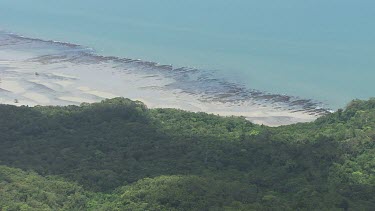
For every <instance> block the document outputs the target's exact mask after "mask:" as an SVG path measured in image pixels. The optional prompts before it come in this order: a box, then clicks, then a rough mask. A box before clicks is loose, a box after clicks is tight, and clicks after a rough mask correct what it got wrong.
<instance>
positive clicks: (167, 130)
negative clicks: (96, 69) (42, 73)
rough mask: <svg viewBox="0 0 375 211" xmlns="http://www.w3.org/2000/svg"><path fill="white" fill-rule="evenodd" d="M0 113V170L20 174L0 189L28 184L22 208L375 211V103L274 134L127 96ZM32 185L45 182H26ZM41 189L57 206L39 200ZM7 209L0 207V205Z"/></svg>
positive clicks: (236, 120) (3, 179)
mask: <svg viewBox="0 0 375 211" xmlns="http://www.w3.org/2000/svg"><path fill="white" fill-rule="evenodd" d="M0 117H1V118H0V137H1V138H0V165H3V166H8V167H1V168H0V169H1V170H2V171H1V172H3V171H5V172H13V171H14V172H15V173H7V175H15V176H11V177H13V179H12V180H11V181H12V182H11V183H9V182H7V181H8V180H9V179H6V177H2V176H1V175H2V174H0V179H1V180H0V182H2V183H1V184H5V185H6V187H8V190H14V192H13V193H9V191H5V192H4V191H3V192H1V191H2V190H5V189H4V188H0V193H2V194H4V193H6V194H16V192H19V190H20V188H21V187H20V186H17V185H12V183H22V184H25V187H26V189H27V190H29V192H27V194H29V195H30V198H36V201H37V202H35V203H34V202H33V203H31V204H30V203H29V201H28V199H29V197H27V199H26V200H25V199H24V198H22V197H21V199H22V200H23V201H22V200H21V199H20V200H21V202H20V203H26V204H27V203H29V204H27V206H30V207H34V208H35V209H37V208H40V207H41V206H44V207H43V209H46V210H49V209H50V210H57V209H68V210H69V208H67V206H71V208H72V207H74V208H77V207H78V208H80V209H92V210H116V209H117V210H280V209H282V210H296V209H300V210H312V209H318V210H326V209H330V210H335V209H337V210H347V209H355V210H371V208H373V207H375V172H374V169H375V148H374V140H375V100H369V101H353V102H352V103H351V104H350V105H349V106H348V107H347V108H346V109H345V110H339V111H338V112H336V113H334V114H330V115H327V116H325V117H322V118H320V119H318V120H317V121H315V122H313V123H305V124H296V125H291V126H284V127H278V128H269V127H265V126H260V125H254V124H252V123H250V122H248V121H246V120H245V119H243V118H238V117H218V116H215V115H208V114H205V113H191V112H185V111H180V110H175V109H152V110H150V109H147V108H146V107H145V106H144V105H143V104H142V103H141V102H134V101H130V100H127V99H123V98H116V99H112V100H106V101H103V102H102V103H95V104H83V105H81V106H68V107H34V108H29V107H14V106H7V105H0ZM9 167H10V168H9ZM14 168H19V169H22V170H24V171H27V172H24V171H21V170H18V169H14ZM29 171H32V172H35V173H30V172H29ZM17 174H20V175H26V176H21V177H17ZM39 175H40V176H39ZM51 176H52V177H51ZM56 176H58V178H57V177H56ZM27 177H32V178H38V179H37V180H40V182H39V183H38V184H40V185H39V186H38V187H36V186H35V184H34V183H33V182H32V179H30V180H27V179H26V180H25V179H24V180H22V178H27ZM60 181H61V182H60ZM51 183H53V184H54V183H59V185H61V186H62V188H60V187H57V186H51ZM9 185H10V186H9ZM50 187H56V188H55V189H54V188H52V189H48V188H50ZM64 188H65V189H72V190H77V191H75V192H74V194H78V195H77V196H76V195H75V196H74V197H71V196H70V195H71V194H72V193H71V192H69V193H65V192H61V191H60V190H64ZM41 191H42V192H43V191H44V192H47V193H49V192H51V194H52V195H58V196H59V197H58V198H61V200H62V201H61V202H54V201H53V200H52V202H51V199H50V198H48V197H47V198H43V197H42V198H41V197H39V195H38V193H39V192H41ZM34 194H36V195H37V197H33V196H34ZM64 194H65V195H64ZM16 195H17V194H16ZM60 195H61V197H60ZM9 197H13V195H12V196H9V195H8V196H7V198H8V199H9ZM64 197H65V198H66V200H65V198H64ZM75 197H78V198H79V199H80V200H78V201H75V199H74V198H75ZM1 198H3V197H1ZM4 198H6V197H4ZM52 198H53V197H52ZM73 199H74V200H73ZM17 200H18V198H17ZM17 200H15V202H14V204H13V205H14V206H15V207H16V206H18V205H17V203H18V202H17ZM64 200H65V201H64ZM2 203H3V204H2ZM4 203H5V204H7V205H4ZM9 204H11V202H10V201H9V200H7V201H6V200H4V199H0V208H2V209H5V207H11V206H13V205H9ZM78 208H77V209H78ZM17 209H21V208H20V206H19V207H18V208H14V209H10V208H9V210H17Z"/></svg>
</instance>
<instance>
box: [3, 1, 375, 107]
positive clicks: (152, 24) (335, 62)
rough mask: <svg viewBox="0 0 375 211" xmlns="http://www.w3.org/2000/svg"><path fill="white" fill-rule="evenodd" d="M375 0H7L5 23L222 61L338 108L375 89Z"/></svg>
mask: <svg viewBox="0 0 375 211" xmlns="http://www.w3.org/2000/svg"><path fill="white" fill-rule="evenodd" d="M374 20H375V2H374V1H370V0H362V1H354V0H306V1H300V0H284V1H276V0H274V1H271V0H264V1H255V0H232V1H229V0H215V1H214V0H205V1H198V0H189V1H186V0H185V1H182V0H173V1H172V0H148V1H145V0H107V1H103V0H79V1H77V0H64V1H58V0H32V1H30V0H1V1H0V29H3V30H7V31H12V32H15V33H17V34H21V35H25V36H29V37H35V38H42V39H48V40H49V39H52V40H59V41H64V42H71V43H77V44H81V45H84V46H89V47H92V48H94V49H95V50H96V51H97V52H98V53H99V54H103V55H113V56H120V57H128V58H139V59H142V60H149V61H156V62H159V63H162V64H173V65H176V66H188V67H198V68H202V69H213V70H217V75H218V77H219V76H220V77H226V78H228V80H232V81H238V82H240V83H243V84H245V85H246V86H247V87H249V88H253V89H259V90H264V91H269V92H272V93H280V94H288V95H296V96H301V97H303V98H312V99H315V100H318V101H322V102H324V103H327V104H328V105H329V106H331V107H333V108H337V107H341V106H344V105H345V104H346V103H347V102H348V101H349V100H351V99H353V98H368V97H371V96H375V91H374V85H373V84H374V83H373V79H374V78H375V71H374V69H375V59H374V58H375V21H374Z"/></svg>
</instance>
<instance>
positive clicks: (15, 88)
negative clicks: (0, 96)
mask: <svg viewBox="0 0 375 211" xmlns="http://www.w3.org/2000/svg"><path fill="white" fill-rule="evenodd" d="M0 88H1V89H4V90H7V91H9V92H13V93H16V94H19V93H23V92H25V89H24V88H23V87H22V86H21V85H20V83H19V82H18V81H8V80H1V83H0Z"/></svg>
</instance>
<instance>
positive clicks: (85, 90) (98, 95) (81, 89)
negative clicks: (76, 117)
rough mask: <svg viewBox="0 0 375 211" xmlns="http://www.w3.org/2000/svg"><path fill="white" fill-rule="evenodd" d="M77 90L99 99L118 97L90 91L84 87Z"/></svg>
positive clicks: (107, 93)
mask: <svg viewBox="0 0 375 211" xmlns="http://www.w3.org/2000/svg"><path fill="white" fill-rule="evenodd" d="M78 90H80V91H82V92H84V93H87V94H91V95H95V96H97V97H100V98H104V99H111V98H115V97H119V96H118V95H114V94H112V93H109V92H102V91H98V90H92V89H90V88H89V87H85V86H81V87H78Z"/></svg>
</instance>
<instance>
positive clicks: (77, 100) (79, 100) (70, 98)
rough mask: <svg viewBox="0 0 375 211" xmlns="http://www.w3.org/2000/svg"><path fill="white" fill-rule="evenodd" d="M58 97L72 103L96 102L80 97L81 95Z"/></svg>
mask: <svg viewBox="0 0 375 211" xmlns="http://www.w3.org/2000/svg"><path fill="white" fill-rule="evenodd" d="M58 99H60V100H64V101H69V102H73V103H94V102H96V101H95V100H91V99H86V98H82V97H73V96H62V97H59V98H58Z"/></svg>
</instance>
